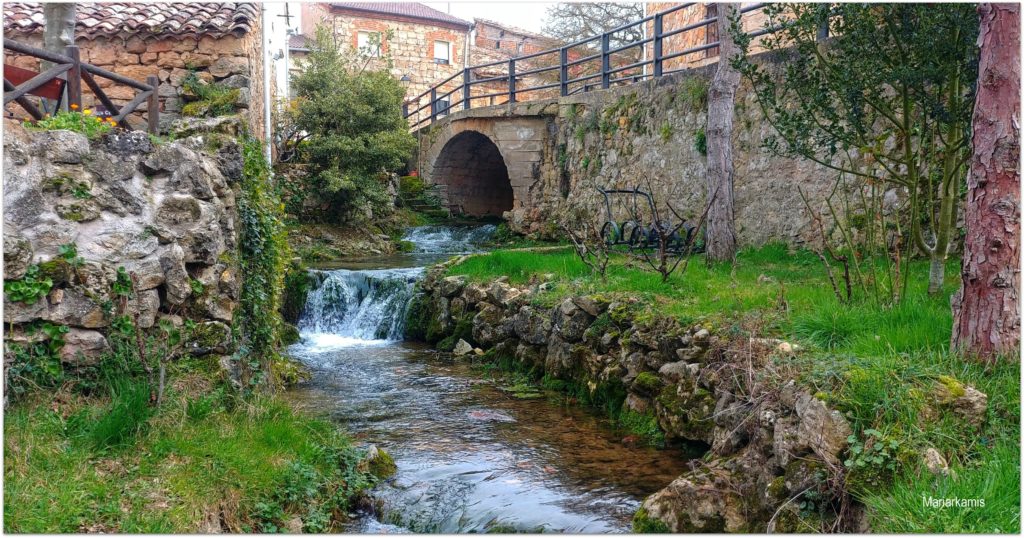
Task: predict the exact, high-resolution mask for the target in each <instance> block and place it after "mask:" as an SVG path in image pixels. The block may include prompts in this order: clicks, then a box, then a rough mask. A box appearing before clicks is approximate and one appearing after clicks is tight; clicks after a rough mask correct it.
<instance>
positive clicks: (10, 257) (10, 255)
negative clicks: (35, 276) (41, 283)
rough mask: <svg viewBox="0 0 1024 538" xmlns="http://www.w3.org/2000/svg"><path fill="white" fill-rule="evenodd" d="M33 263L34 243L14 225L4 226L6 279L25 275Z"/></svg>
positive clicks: (15, 278)
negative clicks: (14, 227)
mask: <svg viewBox="0 0 1024 538" xmlns="http://www.w3.org/2000/svg"><path fill="white" fill-rule="evenodd" d="M30 265H32V244H31V243H29V242H28V240H27V239H25V237H24V236H22V235H21V234H20V233H18V232H17V230H14V229H13V227H12V226H6V225H5V226H4V280H17V279H19V278H21V277H23V276H25V272H26V271H28V267H29V266H30Z"/></svg>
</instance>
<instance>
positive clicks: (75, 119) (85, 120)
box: [23, 105, 117, 138]
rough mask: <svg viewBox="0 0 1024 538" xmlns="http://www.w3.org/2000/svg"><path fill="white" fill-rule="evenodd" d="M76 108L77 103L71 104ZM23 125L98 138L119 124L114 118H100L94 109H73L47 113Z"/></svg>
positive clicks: (30, 127)
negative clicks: (43, 116) (51, 113)
mask: <svg viewBox="0 0 1024 538" xmlns="http://www.w3.org/2000/svg"><path fill="white" fill-rule="evenodd" d="M71 106H72V108H75V105H71ZM23 125H24V126H25V127H26V128H29V129H39V130H44V131H57V130H66V131H74V132H76V133H82V134H84V135H85V136H87V137H89V138H96V137H98V136H100V135H102V134H104V133H106V132H107V131H110V130H111V129H113V128H114V127H116V126H117V123H116V122H115V121H114V119H113V118H99V117H96V116H94V115H93V112H92V109H88V108H87V109H85V110H83V111H81V112H79V111H77V110H71V111H70V112H58V113H57V114H56V115H55V116H52V117H51V116H50V115H49V114H47V115H46V117H45V118H43V119H41V120H39V121H37V122H35V123H32V122H31V121H28V120H26V121H25V123H23Z"/></svg>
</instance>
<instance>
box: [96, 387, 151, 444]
mask: <svg viewBox="0 0 1024 538" xmlns="http://www.w3.org/2000/svg"><path fill="white" fill-rule="evenodd" d="M110 392H111V394H112V402H111V405H110V409H109V410H108V411H107V412H106V413H105V414H104V415H103V416H101V417H100V418H99V420H97V421H96V424H95V425H94V426H93V427H92V429H91V430H90V431H89V434H88V436H89V440H90V441H91V442H92V444H93V446H95V447H96V448H97V449H103V448H108V447H116V446H120V445H123V444H125V443H127V442H129V441H131V440H132V439H134V437H135V434H137V433H139V432H140V431H142V429H143V428H144V427H145V425H146V422H147V421H148V420H149V417H150V416H151V415H152V414H153V408H152V407H150V405H149V401H150V396H151V394H152V390H151V389H150V386H149V384H148V383H146V382H145V381H141V380H136V379H129V378H121V379H115V380H112V381H111V384H110Z"/></svg>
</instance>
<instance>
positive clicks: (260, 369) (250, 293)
mask: <svg viewBox="0 0 1024 538" xmlns="http://www.w3.org/2000/svg"><path fill="white" fill-rule="evenodd" d="M242 158H243V161H244V162H243V169H242V182H241V192H240V193H239V197H238V218H239V223H240V232H239V241H238V254H239V256H238V259H239V270H240V273H241V276H242V292H241V298H240V301H239V306H238V310H237V312H236V317H235V330H236V331H237V335H238V337H239V342H240V344H241V345H240V346H239V351H238V353H237V354H236V355H235V357H234V360H235V361H236V364H237V365H238V367H239V368H238V369H239V374H240V377H241V381H242V383H243V384H244V385H245V386H246V387H247V388H255V387H259V386H263V387H267V388H272V387H273V386H274V385H275V381H276V380H275V379H274V376H273V366H274V364H275V363H276V362H279V360H280V356H279V354H278V352H277V349H278V346H279V343H280V330H281V325H282V323H281V315H280V313H279V310H280V306H281V300H282V299H281V295H282V290H283V289H284V275H285V270H286V267H287V263H288V259H289V258H290V255H291V253H290V249H289V247H288V243H287V241H286V237H287V236H286V233H285V228H284V221H283V216H284V208H283V205H282V204H281V201H280V198H279V197H278V195H277V193H276V192H275V191H274V190H273V187H272V185H271V182H270V168H269V166H268V165H267V162H266V160H264V158H263V151H262V148H261V146H260V142H259V140H256V139H254V138H251V137H246V138H245V139H243V141H242Z"/></svg>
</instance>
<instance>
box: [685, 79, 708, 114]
mask: <svg viewBox="0 0 1024 538" xmlns="http://www.w3.org/2000/svg"><path fill="white" fill-rule="evenodd" d="M709 87H710V84H709V83H708V80H707V79H706V78H703V77H697V76H693V77H688V78H685V79H683V80H682V82H680V83H679V100H680V101H682V103H683V104H685V105H686V106H687V107H689V108H690V110H692V111H693V112H698V113H699V112H706V111H707V108H708V90H709Z"/></svg>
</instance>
